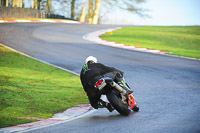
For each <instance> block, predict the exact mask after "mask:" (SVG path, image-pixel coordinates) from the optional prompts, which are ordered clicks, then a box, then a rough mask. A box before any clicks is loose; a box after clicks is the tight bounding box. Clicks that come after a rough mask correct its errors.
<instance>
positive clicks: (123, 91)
mask: <svg viewBox="0 0 200 133" xmlns="http://www.w3.org/2000/svg"><path fill="white" fill-rule="evenodd" d="M111 86H112V87H115V89H117V90H118V91H119V92H121V93H122V94H123V95H124V96H125V95H126V94H127V93H126V91H125V90H124V89H123V88H122V87H121V86H119V85H118V84H117V83H115V82H112V83H111Z"/></svg>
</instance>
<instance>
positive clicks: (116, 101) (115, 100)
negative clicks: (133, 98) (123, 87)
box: [106, 90, 131, 116]
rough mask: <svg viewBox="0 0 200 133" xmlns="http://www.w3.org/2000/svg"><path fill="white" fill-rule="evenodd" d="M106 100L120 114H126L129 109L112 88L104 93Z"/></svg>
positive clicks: (128, 112)
mask: <svg viewBox="0 0 200 133" xmlns="http://www.w3.org/2000/svg"><path fill="white" fill-rule="evenodd" d="M106 96H107V98H108V101H109V102H110V103H111V105H112V106H113V107H114V108H115V109H116V110H117V111H118V112H119V113H120V114H121V115H125V116H128V115H129V114H130V112H131V110H130V109H129V108H128V104H124V103H123V102H122V100H121V98H120V96H119V94H117V93H116V92H115V91H114V90H111V91H109V92H108V93H107V94H106Z"/></svg>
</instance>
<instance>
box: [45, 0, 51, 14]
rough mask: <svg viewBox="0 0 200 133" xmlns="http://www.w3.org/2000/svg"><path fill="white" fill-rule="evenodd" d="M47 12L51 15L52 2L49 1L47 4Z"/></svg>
mask: <svg viewBox="0 0 200 133" xmlns="http://www.w3.org/2000/svg"><path fill="white" fill-rule="evenodd" d="M46 12H47V13H51V0H47V3H46Z"/></svg>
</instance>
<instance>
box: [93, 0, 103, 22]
mask: <svg viewBox="0 0 200 133" xmlns="http://www.w3.org/2000/svg"><path fill="white" fill-rule="evenodd" d="M100 2H101V0H96V1H95V9H94V14H93V18H92V24H97V23H98V18H99V8H100Z"/></svg>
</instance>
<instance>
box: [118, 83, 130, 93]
mask: <svg viewBox="0 0 200 133" xmlns="http://www.w3.org/2000/svg"><path fill="white" fill-rule="evenodd" d="M118 84H119V85H120V86H121V87H122V88H124V89H125V90H126V92H127V95H129V94H131V93H133V91H132V90H130V87H129V86H128V84H127V83H126V82H125V81H124V80H122V81H121V82H118Z"/></svg>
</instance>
